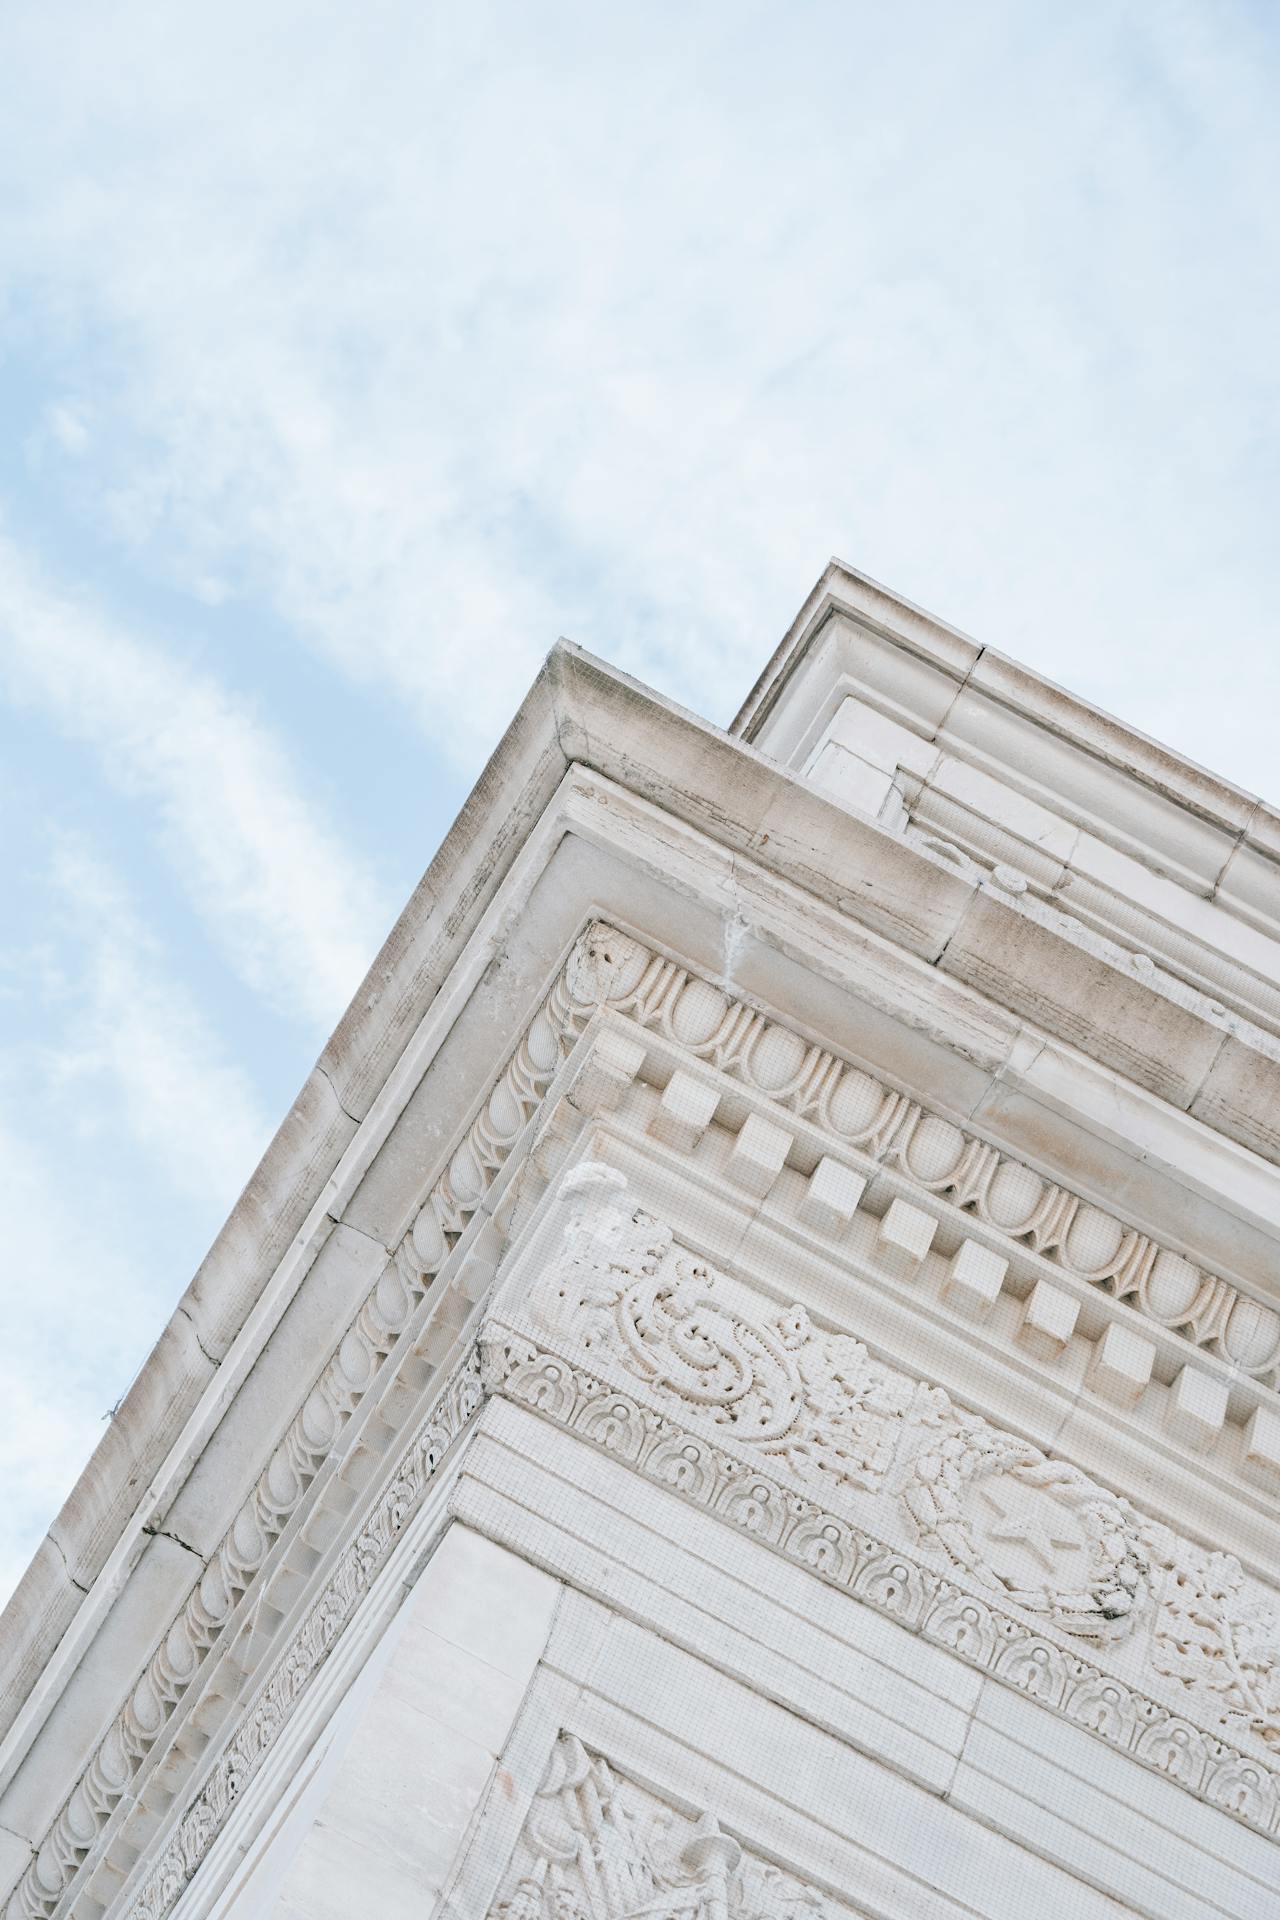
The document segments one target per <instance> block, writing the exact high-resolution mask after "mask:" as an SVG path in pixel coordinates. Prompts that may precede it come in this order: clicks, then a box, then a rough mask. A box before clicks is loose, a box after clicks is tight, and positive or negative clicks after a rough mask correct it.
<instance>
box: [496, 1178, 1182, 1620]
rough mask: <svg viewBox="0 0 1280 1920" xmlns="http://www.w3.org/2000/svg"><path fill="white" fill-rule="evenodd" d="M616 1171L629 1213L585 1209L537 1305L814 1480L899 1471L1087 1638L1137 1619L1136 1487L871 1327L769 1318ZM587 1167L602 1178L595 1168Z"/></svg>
mask: <svg viewBox="0 0 1280 1920" xmlns="http://www.w3.org/2000/svg"><path fill="white" fill-rule="evenodd" d="M607 1171H608V1170H604V1169H602V1170H600V1179H599V1181H598V1184H597V1188H596V1190H597V1192H598V1193H599V1194H601V1195H604V1194H607V1195H608V1196H609V1200H611V1201H612V1203H613V1204H612V1207H611V1208H610V1206H609V1202H608V1201H605V1202H604V1207H603V1210H604V1211H606V1212H607V1211H610V1210H611V1211H612V1212H613V1213H614V1214H615V1216H619V1218H618V1223H617V1224H616V1225H615V1226H614V1227H613V1229H612V1230H611V1231H610V1230H608V1229H606V1228H604V1227H603V1225H602V1221H601V1218H600V1212H601V1208H600V1207H599V1206H597V1208H596V1209H595V1210H594V1211H593V1212H592V1213H590V1214H588V1213H587V1212H579V1213H578V1214H577V1215H576V1216H575V1218H574V1220H573V1222H572V1223H571V1226H570V1230H569V1234H568V1240H567V1247H568V1258H567V1261H566V1268H567V1276H566V1277H567V1278H568V1280H569V1282H570V1284H567V1285H566V1284H564V1278H562V1279H561V1281H560V1283H559V1284H556V1285H554V1287H548V1288H547V1289H546V1291H547V1293H549V1294H550V1295H551V1296H552V1297H551V1298H550V1299H548V1300H547V1302H546V1305H545V1306H543V1305H537V1306H535V1309H534V1310H535V1313H536V1317H537V1318H538V1320H539V1321H540V1322H541V1323H542V1324H543V1325H544V1326H545V1327H546V1328H547V1330H548V1331H549V1332H552V1333H556V1334H559V1335H561V1336H562V1337H565V1338H567V1339H568V1340H569V1341H570V1342H572V1343H573V1345H575V1346H577V1345H580V1346H581V1347H583V1348H584V1349H586V1350H588V1351H591V1352H595V1353H598V1354H606V1353H607V1354H609V1355H610V1356H611V1357H612V1358H613V1359H614V1360H615V1361H616V1362H618V1363H620V1364H621V1365H622V1367H623V1368H624V1369H625V1370H626V1372H627V1373H629V1374H630V1375H631V1376H632V1377H633V1378H634V1379H636V1380H638V1381H640V1382H642V1383H643V1385H644V1386H645V1387H646V1388H647V1389H648V1390H649V1391H650V1392H651V1393H652V1394H653V1395H655V1396H656V1398H657V1399H658V1401H659V1403H660V1404H665V1405H668V1406H670V1407H671V1408H672V1409H673V1410H674V1409H679V1411H680V1412H681V1414H682V1415H683V1416H685V1417H687V1416H688V1415H689V1414H690V1413H693V1414H698V1415H701V1416H702V1417H703V1418H704V1419H707V1420H709V1421H710V1422H711V1423H712V1425H713V1426H714V1427H715V1428H717V1429H718V1430H720V1431H722V1432H723V1433H724V1435H725V1437H726V1439H729V1438H732V1439H733V1440H734V1441H737V1442H740V1443H742V1444H744V1445H746V1446H748V1447H750V1448H751V1449H752V1450H753V1452H754V1451H759V1452H760V1453H761V1454H762V1455H765V1456H767V1457H768V1458H770V1459H774V1460H778V1461H780V1462H781V1463H782V1464H783V1465H785V1466H786V1467H788V1468H789V1469H790V1470H791V1471H792V1472H793V1473H795V1474H796V1475H797V1476H798V1477H800V1478H801V1479H803V1480H806V1481H808V1482H811V1483H812V1482H814V1481H834V1482H836V1483H837V1484H838V1485H841V1486H844V1487H849V1488H855V1489H862V1490H866V1491H873V1492H874V1491H878V1490H881V1489H882V1488H883V1487H884V1486H885V1483H886V1481H887V1480H888V1479H889V1478H890V1477H892V1479H893V1481H894V1483H895V1485H896V1486H897V1487H898V1490H899V1492H898V1497H899V1499H900V1501H901V1505H902V1507H903V1509H904V1510H905V1512H906V1513H907V1514H908V1515H909V1516H910V1519H911V1521H912V1522H913V1523H914V1526H915V1529H916V1531H917V1532H918V1534H919V1536H920V1538H921V1541H922V1542H923V1544H924V1545H925V1546H927V1547H930V1548H933V1549H934V1550H935V1551H937V1552H939V1553H940V1554H942V1555H944V1556H945V1557H946V1558H947V1559H949V1560H950V1561H951V1562H952V1563H953V1564H954V1565H955V1566H957V1567H960V1568H962V1569H963V1570H964V1571H965V1572H966V1573H968V1574H969V1575H971V1576H972V1577H973V1578H975V1579H976V1580H978V1581H979V1582H981V1583H982V1584H984V1585H986V1586H989V1587H992V1588H994V1589H996V1590H998V1591H1000V1592H1002V1593H1004V1594H1007V1596H1008V1598H1009V1599H1010V1600H1012V1601H1013V1602H1014V1603H1015V1604H1016V1605H1018V1606H1020V1607H1022V1608H1024V1609H1026V1610H1027V1611H1028V1612H1030V1613H1035V1614H1042V1615H1044V1616H1046V1617H1048V1618H1050V1619H1052V1620H1053V1621H1054V1622H1055V1623H1056V1624H1057V1625H1058V1626H1060V1627H1062V1628H1064V1629H1065V1630H1066V1631H1067V1632H1069V1633H1074V1634H1079V1635H1082V1636H1083V1637H1085V1638H1090V1639H1115V1638H1118V1637H1119V1636H1121V1635H1123V1634H1124V1633H1126V1632H1127V1631H1128V1630H1129V1627H1130V1626H1131V1624H1132V1616H1133V1613H1134V1608H1135V1605H1136V1603H1137V1601H1138V1600H1139V1598H1140V1597H1141V1596H1142V1595H1144V1594H1145V1593H1146V1591H1147V1590H1148V1579H1147V1576H1148V1561H1147V1554H1146V1552H1145V1550H1144V1548H1143V1545H1142V1542H1141V1540H1140V1538H1139V1536H1138V1532H1137V1529H1136V1526H1135V1523H1134V1520H1133V1518H1132V1517H1131V1515H1130V1513H1129V1511H1128V1509H1127V1507H1126V1505H1125V1503H1123V1502H1122V1501H1120V1500H1118V1499H1117V1498H1116V1496H1115V1495H1114V1494H1112V1493H1109V1492H1108V1491H1107V1490H1106V1489H1105V1488H1103V1487H1099V1486H1098V1485H1097V1484H1096V1483H1095V1482H1094V1481H1092V1480H1090V1479H1089V1478H1088V1476H1087V1475H1086V1474H1083V1473H1081V1472H1080V1471H1079V1469H1078V1468H1075V1467H1073V1466H1070V1465H1068V1464H1067V1463H1066V1462H1065V1461H1060V1460H1050V1459H1048V1458H1047V1457H1046V1456H1045V1455H1044V1454H1043V1453H1041V1452H1040V1450H1039V1449H1038V1448H1036V1447H1033V1446H1031V1445H1029V1444H1028V1443H1027V1442H1026V1441H1024V1440H1019V1439H1017V1438H1015V1437H1014V1436H1013V1435H1011V1434H1006V1433H1002V1432H1001V1431H1000V1430H999V1429H998V1428H995V1427H992V1426H990V1425H989V1424H988V1423H987V1422H986V1421H985V1420H983V1419H981V1418H979V1417H978V1416H977V1415H976V1414H972V1413H968V1412H966V1411H965V1410H964V1409H962V1408H960V1407H957V1406H956V1405H955V1404H954V1403H953V1402H952V1400H951V1399H950V1396H949V1395H948V1394H946V1393H945V1392H944V1391H943V1390H942V1389H941V1388H940V1387H934V1386H930V1385H928V1384H927V1383H925V1382H922V1381H919V1380H914V1379H912V1378H911V1376H910V1375H908V1374H905V1373H902V1372H900V1371H899V1370H898V1369H896V1368H893V1367H888V1366H884V1365H881V1364H880V1363H879V1362H876V1361H874V1360H872V1358H871V1356H870V1355H869V1353H868V1352H867V1349H866V1347H865V1346H864V1345H863V1344H862V1342H861V1341H859V1340H856V1339H854V1338H852V1337H851V1336H849V1335H847V1334H839V1333H823V1332H820V1331H819V1330H818V1329H816V1328H815V1327H814V1326H813V1325H812V1323H811V1322H810V1319H809V1316H808V1314H807V1313H806V1311H805V1309H804V1308H803V1307H800V1306H792V1307H789V1308H787V1309H786V1310H785V1311H784V1312H782V1313H780V1314H777V1315H774V1316H772V1317H770V1318H767V1319H757V1318H755V1317H751V1316H748V1315H747V1314H745V1313H743V1312H742V1311H740V1310H737V1309H735V1308H734V1307H733V1306H731V1305H730V1304H729V1302H728V1299H727V1297H726V1293H725V1289H724V1287H723V1286H722V1284H721V1283H720V1282H719V1281H718V1280H717V1278H716V1276H715V1275H714V1274H713V1273H711V1271H710V1270H709V1269H708V1268H707V1267H706V1266H705V1265H703V1264H702V1263H701V1262H699V1261H697V1260H695V1259H693V1258H691V1257H690V1256H689V1255H688V1254H686V1253H684V1252H682V1251H681V1250H679V1249H678V1248H676V1247H675V1246H674V1244H673V1240H672V1235H671V1233H670V1231H669V1229H667V1228H664V1227H662V1226H661V1225H660V1224H659V1222H657V1221H656V1220H653V1219H651V1218H650V1217H649V1216H648V1215H646V1214H644V1213H642V1212H640V1211H639V1210H636V1209H628V1208H626V1207H625V1205H623V1204H621V1203H620V1201H619V1197H618V1195H617V1192H616V1190H615V1188H614V1182H616V1178H617V1176H614V1177H613V1181H610V1180H608V1179H607V1178H606V1177H605V1176H606V1175H607ZM577 1179H578V1181H579V1182H580V1183H584V1184H586V1185H587V1187H588V1188H590V1187H591V1185H592V1183H593V1181H595V1180H596V1176H595V1174H594V1173H593V1170H591V1169H586V1170H579V1172H578V1174H577ZM636 1251H639V1254H640V1257H639V1258H638V1259H634V1260H633V1259H631V1258H629V1255H630V1254H632V1253H635V1252H636Z"/></svg>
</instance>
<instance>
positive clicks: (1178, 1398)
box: [1165, 1367, 1227, 1447]
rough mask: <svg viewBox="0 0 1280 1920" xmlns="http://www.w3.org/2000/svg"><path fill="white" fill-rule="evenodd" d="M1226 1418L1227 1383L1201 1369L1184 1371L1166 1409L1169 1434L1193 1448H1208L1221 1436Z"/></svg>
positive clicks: (1190, 1368)
mask: <svg viewBox="0 0 1280 1920" xmlns="http://www.w3.org/2000/svg"><path fill="white" fill-rule="evenodd" d="M1226 1417H1227V1383H1226V1381H1225V1380H1218V1379H1215V1378H1214V1377H1213V1375H1212V1374H1208V1373H1206V1372H1205V1371H1204V1370H1203V1368H1201V1367H1183V1368H1182V1370H1181V1372H1180V1373H1179V1374H1178V1376H1177V1378H1176V1379H1175V1380H1174V1382H1173V1384H1172V1386H1171V1387H1170V1388H1169V1399H1168V1402H1167V1403H1166V1406H1165V1423H1166V1425H1167V1426H1168V1428H1169V1431H1170V1433H1172V1434H1175V1435H1176V1436H1177V1438H1178V1439H1179V1440H1184V1441H1185V1442H1186V1443H1187V1445H1188V1446H1191V1447H1208V1446H1211V1445H1212V1444H1213V1442H1214V1441H1215V1440H1216V1439H1217V1437H1218V1435H1219V1434H1220V1433H1221V1432H1222V1426H1223V1422H1224V1421H1225V1419H1226Z"/></svg>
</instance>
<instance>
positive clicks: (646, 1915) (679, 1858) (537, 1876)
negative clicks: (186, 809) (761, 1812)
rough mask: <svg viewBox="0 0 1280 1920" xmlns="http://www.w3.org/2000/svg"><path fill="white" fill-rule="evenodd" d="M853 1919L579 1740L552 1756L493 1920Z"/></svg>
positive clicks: (563, 1741) (566, 1738) (563, 1740)
mask: <svg viewBox="0 0 1280 1920" xmlns="http://www.w3.org/2000/svg"><path fill="white" fill-rule="evenodd" d="M851 1914H852V1910H851V1909H850V1908H849V1907H846V1906H845V1905H843V1903H842V1902H840V1901H837V1900H834V1899H833V1898H832V1897H831V1896H830V1895H828V1894H824V1893H820V1892H819V1891H818V1890H817V1888H815V1887H812V1886H810V1885H809V1884H808V1883H807V1882H805V1881H803V1880H800V1879H798V1878H797V1877H796V1876H795V1875H793V1874H789V1873H785V1872H783V1870H782V1869H781V1868H780V1867H776V1866H774V1865H772V1864H771V1863H770V1862H767V1861H764V1860H761V1859H758V1858H757V1857H756V1856H755V1855H754V1854H753V1853H751V1852H750V1851H749V1850H748V1849H747V1848H745V1847H743V1846H742V1845H741V1844H740V1843H739V1842H738V1841H737V1840H735V1839H733V1838H732V1837H731V1836H730V1835H729V1834H727V1833H725V1832H724V1831H723V1830H722V1829H721V1827H720V1824H719V1822H718V1821H717V1820H716V1818H715V1816H714V1815H713V1814H711V1813H709V1812H701V1813H699V1814H693V1815H690V1814H685V1813H681V1812H679V1811H677V1809H676V1808H675V1807H673V1806H671V1805H669V1804H668V1803H667V1802H666V1801H665V1800H661V1799H659V1798H658V1796H657V1795H656V1794H653V1793H650V1792H647V1791H646V1790H645V1789H644V1788H642V1787H639V1786H637V1785H636V1784H635V1782H634V1781H631V1780H628V1779H626V1778H625V1777H624V1776H622V1775H621V1774H619V1773H616V1772H615V1771H614V1769H613V1768H612V1767H611V1766H609V1764H608V1763H607V1762H606V1761H604V1760H602V1759H600V1758H598V1757H597V1756H595V1755H593V1754H590V1753H588V1752H587V1750H586V1748H585V1747H583V1745H582V1743H581V1742H580V1741H579V1740H577V1739H575V1738H574V1737H573V1736H572V1735H571V1734H562V1735H561V1737H560V1739H559V1740H557V1742H556V1744H555V1747H554V1749H553V1750H552V1755H551V1760H550V1763H549V1765H548V1767H547V1772H546V1776H545V1778H544V1779H543V1782H542V1785H541V1787H540V1788H539V1790H538V1793H537V1795H536V1796H535V1798H534V1803H533V1807H532V1809H531V1810H530V1813H529V1817H528V1820H527V1821H526V1822H525V1828H524V1832H523V1833H522V1835H521V1837H520V1840H519V1842H518V1843H517V1846H516V1852H515V1855H514V1857H513V1859H512V1862H511V1866H510V1868H509V1870H508V1873H507V1877H506V1881H505V1884H504V1887H503V1890H502V1892H501V1893H500V1895H499V1897H498V1899H497V1901H496V1902H495V1903H494V1906H493V1907H492V1909H491V1912H490V1920H837V1917H838V1916H842V1915H851Z"/></svg>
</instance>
